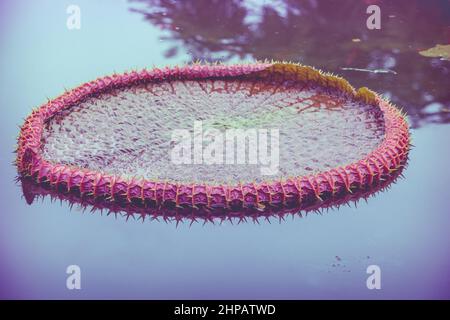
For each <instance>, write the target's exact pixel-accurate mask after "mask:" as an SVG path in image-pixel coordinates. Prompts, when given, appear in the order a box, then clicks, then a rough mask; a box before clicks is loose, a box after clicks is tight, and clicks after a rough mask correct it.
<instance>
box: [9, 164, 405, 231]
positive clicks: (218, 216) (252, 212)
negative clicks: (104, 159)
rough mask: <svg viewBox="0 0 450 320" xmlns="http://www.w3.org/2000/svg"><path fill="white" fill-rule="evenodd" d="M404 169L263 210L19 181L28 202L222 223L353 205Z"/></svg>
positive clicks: (122, 214)
mask: <svg viewBox="0 0 450 320" xmlns="http://www.w3.org/2000/svg"><path fill="white" fill-rule="evenodd" d="M401 172H402V169H401V170H398V171H397V172H396V173H395V174H394V175H393V176H392V177H390V178H389V179H382V180H381V182H378V183H377V184H375V185H374V186H373V187H372V189H370V190H367V191H358V192H355V193H353V194H349V195H346V196H338V197H336V198H335V199H330V200H329V201H324V202H323V201H319V200H317V201H313V202H309V203H308V204H307V205H306V206H305V205H301V206H299V205H297V204H292V205H287V204H285V205H284V206H266V207H265V208H264V211H261V210H257V209H254V208H244V209H242V208H241V209H239V210H237V211H230V210H227V211H225V210H217V209H213V210H212V209H211V210H209V209H207V208H198V209H192V207H190V208H188V207H179V208H174V207H168V206H165V205H164V204H158V205H156V206H149V205H147V204H143V203H132V204H130V203H124V202H123V203H120V202H118V201H115V202H111V201H106V199H96V198H94V197H92V196H89V195H87V194H84V195H80V194H79V193H77V192H76V191H75V192H67V191H66V190H60V189H55V188H53V187H52V186H51V185H50V184H38V183H36V182H35V181H34V180H33V179H32V178H30V177H18V178H17V181H18V182H19V183H20V184H21V186H22V192H23V197H24V198H25V200H26V202H27V203H28V204H29V205H32V204H33V202H35V201H36V199H37V198H46V197H49V198H50V199H52V200H60V201H64V202H67V203H69V206H70V208H71V209H72V208H73V206H74V205H76V206H78V207H80V208H81V209H83V211H86V210H87V211H90V212H92V213H95V212H99V213H100V214H103V213H106V215H108V216H109V215H114V216H115V217H116V218H117V217H118V216H120V217H123V218H125V219H126V220H128V219H130V218H132V219H141V220H142V222H144V221H145V220H156V221H165V222H173V223H176V225H178V224H179V223H180V222H183V223H185V222H187V223H190V224H192V223H203V224H205V223H213V224H214V223H219V224H221V223H222V222H224V221H229V222H231V223H232V224H233V223H238V224H239V223H242V222H254V223H259V222H260V221H268V222H272V221H275V220H277V221H279V222H281V221H284V220H285V219H286V218H287V217H288V216H292V217H293V218H294V217H303V215H308V214H310V213H318V214H322V213H323V212H326V211H328V209H329V208H339V207H340V206H342V205H350V203H352V202H353V203H354V205H356V204H357V202H358V201H359V200H362V199H364V200H366V201H367V200H368V199H369V198H370V197H372V196H375V195H376V194H377V193H379V192H382V191H384V190H385V189H387V188H389V186H390V185H391V183H395V181H396V180H397V179H398V178H399V177H401V176H402V175H401Z"/></svg>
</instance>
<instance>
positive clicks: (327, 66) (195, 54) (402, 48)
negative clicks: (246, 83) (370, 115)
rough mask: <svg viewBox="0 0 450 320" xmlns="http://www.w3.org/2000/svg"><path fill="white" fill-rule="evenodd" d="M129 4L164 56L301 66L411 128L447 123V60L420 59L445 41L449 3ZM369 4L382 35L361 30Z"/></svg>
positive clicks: (449, 33)
mask: <svg viewBox="0 0 450 320" xmlns="http://www.w3.org/2000/svg"><path fill="white" fill-rule="evenodd" d="M131 2H132V3H131V7H132V8H131V10H132V11H133V12H137V13H139V14H142V15H143V16H144V19H145V20H146V21H148V22H149V23H151V24H153V25H155V26H158V27H159V28H161V29H162V30H163V34H164V35H163V36H162V37H161V39H162V40H163V41H167V42H169V43H170V44H171V48H170V49H168V50H167V51H166V53H165V54H166V57H173V56H176V55H177V54H179V53H180V52H182V51H184V52H187V53H188V55H190V57H191V58H192V59H193V60H196V59H202V60H208V61H211V60H212V61H215V60H220V61H228V60H230V59H232V58H238V59H245V58H251V59H276V60H290V61H296V62H301V63H304V64H308V65H312V66H316V67H318V68H321V69H323V70H327V71H331V72H333V73H337V74H340V75H342V76H344V77H345V78H347V79H349V80H350V82H351V83H352V84H353V85H354V86H356V87H360V86H368V87H370V88H371V89H373V90H375V91H377V92H379V93H383V94H385V95H387V96H388V97H390V99H391V100H392V101H393V102H394V103H395V104H397V105H399V106H401V107H403V108H404V109H405V110H406V111H407V113H408V115H409V118H410V120H411V125H412V126H413V127H419V126H421V125H423V124H425V123H449V122H450V90H449V89H450V61H447V60H443V59H440V58H429V57H423V56H421V55H420V54H419V53H418V52H419V51H421V50H424V49H428V48H431V47H434V46H435V45H436V44H447V43H449V41H450V3H449V2H448V1H447V0H430V1H421V0H396V1H382V0H378V1H363V0H360V1H357V0H339V1H338V0H336V1H331V0H330V1H317V0H304V1H300V0H277V1H271V2H270V1H256V0H254V1H238V0H229V1H222V0H190V1H189V0H186V1H172V0H131ZM372 3H376V4H377V5H379V6H380V8H381V30H369V29H368V28H367V27H366V19H367V18H368V16H369V15H368V14H367V13H366V8H367V6H368V5H369V4H372ZM354 69H360V70H354ZM361 69H362V70H361ZM374 71H375V72H374Z"/></svg>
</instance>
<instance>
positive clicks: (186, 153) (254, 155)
mask: <svg viewBox="0 0 450 320" xmlns="http://www.w3.org/2000/svg"><path fill="white" fill-rule="evenodd" d="M279 140H280V133H279V130H278V129H256V128H250V129H226V130H225V131H224V132H223V131H220V130H219V129H216V128H207V129H205V130H203V122H202V121H194V129H193V134H192V133H191V131H189V130H188V129H176V130H174V131H172V136H171V151H170V153H171V154H170V158H171V161H172V163H174V164H178V165H181V164H206V165H221V164H226V165H239V164H241V165H242V164H248V165H259V166H260V172H261V175H266V176H267V175H276V174H277V173H278V168H279V159H280V150H279V149H280V142H279Z"/></svg>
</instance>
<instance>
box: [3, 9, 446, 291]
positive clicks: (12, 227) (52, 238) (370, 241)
mask: <svg viewBox="0 0 450 320" xmlns="http://www.w3.org/2000/svg"><path fill="white" fill-rule="evenodd" d="M369 3H376V4H378V5H379V6H380V8H381V18H382V21H381V29H380V30H369V29H367V27H366V19H367V17H368V14H366V8H367V6H368V4H369ZM70 4H76V5H78V6H79V8H80V10H81V29H80V30H68V29H67V27H66V19H67V17H68V14H67V13H66V9H67V7H68V6H69V5H70ZM0 12H1V18H0V67H1V69H0V70H1V73H0V84H1V85H0V103H1V104H0V105H1V108H2V120H1V126H0V131H1V137H2V138H1V140H0V144H1V148H0V159H1V166H0V176H1V179H0V184H1V185H0V190H1V192H0V201H1V209H0V297H1V298H32V299H42V298H68V299H72V298H73V299H76V298H88V299H90V298H125V299H127V298H148V299H194V298H203V299H214V298H230V299H241V298H252V299H269V298H270V299H272V298H273V299H279V298H280V299H305V298H306V299H309V298H325V299H332V298H339V299H342V298H344V299H345V298H364V299H366V298H367V299H386V298H387V299H390V298H407V299H410V298H426V299H430V298H439V299H443V298H445V299H448V298H450V272H449V270H450V249H449V233H448V230H449V229H450V209H449V208H450V205H449V202H448V196H449V185H450V172H449V170H448V163H449V162H450V144H449V137H450V126H449V125H448V124H449V122H450V61H448V60H444V59H440V58H439V57H425V56H423V55H421V54H419V52H420V51H422V50H426V49H429V48H432V47H434V46H435V45H437V44H449V43H450V5H449V2H448V1H445V0H442V1H438V0H436V1H426V2H425V1H406V0H405V1H323V2H322V1H294V0H279V1H262V0H253V1H246V2H241V1H218V0H216V1H206V0H205V1H200V0H197V1H168V0H166V1H165V0H160V1H157V0H154V1H152V0H150V1H110V2H108V3H106V2H105V1H87V0H77V1H56V0H54V1H50V0H47V1H39V2H37V1H31V0H30V1H24V0H21V1H14V2H12V1H11V3H6V2H3V1H2V2H1V3H0ZM266 58H267V59H277V60H291V61H299V62H302V63H305V64H308V65H313V66H316V67H319V68H322V69H324V70H327V71H331V72H333V73H336V74H339V75H342V76H344V77H345V78H347V79H348V80H349V81H350V82H351V83H352V84H353V85H354V86H358V87H359V86H368V87H369V88H371V89H374V90H375V91H378V92H380V93H382V94H384V95H386V96H388V97H390V98H391V99H392V101H393V102H394V103H395V104H397V105H399V106H401V107H402V108H403V109H404V110H405V111H406V112H407V114H408V120H409V122H410V124H411V127H412V130H411V133H412V137H413V144H414V148H413V149H412V150H411V153H410V160H409V165H408V167H407V168H406V170H404V172H403V174H404V178H403V179H400V180H398V181H397V182H396V183H395V184H393V185H392V186H391V188H390V189H389V190H388V191H386V192H383V193H380V194H377V195H376V196H375V197H372V198H370V199H369V200H368V202H367V203H366V202H364V201H362V202H359V203H358V205H357V207H354V206H353V205H352V206H349V207H341V208H340V209H339V210H337V209H330V210H329V211H328V212H323V214H322V215H316V214H311V215H308V216H307V217H303V218H299V217H298V218H294V219H290V218H289V219H287V220H286V221H281V222H280V223H278V221H276V220H272V221H271V223H269V222H266V221H260V223H259V224H254V223H251V222H248V223H241V224H238V225H237V224H231V223H228V222H225V223H223V224H222V225H217V224H216V225H212V224H206V225H202V224H200V223H194V224H193V225H192V226H190V225H189V224H188V223H184V224H183V223H182V224H180V225H178V227H176V225H175V224H174V223H164V222H157V221H149V220H147V221H145V222H144V223H142V221H140V220H139V221H138V220H132V219H131V220H128V221H126V220H125V219H123V218H120V217H118V218H117V219H115V218H114V216H106V215H100V214H99V213H94V214H91V213H89V211H86V212H85V213H82V210H81V209H80V208H77V207H76V206H75V207H74V208H72V209H70V207H69V204H68V203H66V202H63V203H59V202H51V201H50V199H49V198H45V199H44V200H43V201H35V202H34V203H33V204H32V205H28V204H27V203H26V201H25V199H24V198H23V195H22V191H21V186H20V184H17V183H16V182H15V178H16V169H15V167H14V166H13V165H12V162H13V160H14V154H13V150H14V148H15V141H16V138H17V134H18V131H19V128H18V126H20V125H21V124H22V122H23V119H24V117H26V116H27V115H28V114H29V113H30V111H31V108H32V107H35V106H39V105H40V104H42V103H43V102H45V101H46V99H47V97H49V98H52V97H55V96H56V95H58V94H60V93H61V92H62V91H63V90H64V88H71V87H74V86H76V85H79V84H81V83H83V82H86V81H89V80H92V79H95V78H97V77H99V76H102V75H106V74H110V73H112V72H113V71H117V72H122V71H125V70H130V69H134V68H136V69H141V68H144V67H149V66H150V67H151V66H153V65H154V66H164V65H175V64H183V63H186V62H190V61H192V60H196V59H202V60H207V61H217V60H220V61H228V62H238V61H241V60H253V59H266ZM374 70H377V71H375V72H374ZM73 264H75V265H78V266H80V268H81V274H82V278H81V279H82V280H81V283H82V289H81V290H68V289H67V288H66V278H67V276H68V275H67V274H66V268H67V266H69V265H73ZM369 265H378V266H379V267H380V268H381V286H382V287H381V290H368V289H367V287H366V279H367V277H368V274H367V273H366V269H367V267H368V266H369Z"/></svg>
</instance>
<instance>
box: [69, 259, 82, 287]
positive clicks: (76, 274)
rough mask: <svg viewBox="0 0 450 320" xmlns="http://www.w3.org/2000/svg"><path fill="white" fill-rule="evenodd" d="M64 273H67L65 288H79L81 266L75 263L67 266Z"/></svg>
mask: <svg viewBox="0 0 450 320" xmlns="http://www.w3.org/2000/svg"><path fill="white" fill-rule="evenodd" d="M66 273H67V274H68V275H69V276H68V277H67V279H66V288H67V289H69V290H74V289H76V290H80V289H81V268H80V267H79V266H77V265H76V264H72V265H70V266H68V267H67V269H66Z"/></svg>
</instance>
